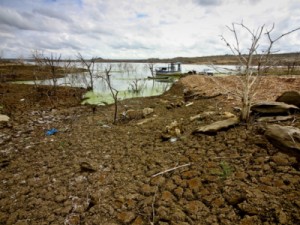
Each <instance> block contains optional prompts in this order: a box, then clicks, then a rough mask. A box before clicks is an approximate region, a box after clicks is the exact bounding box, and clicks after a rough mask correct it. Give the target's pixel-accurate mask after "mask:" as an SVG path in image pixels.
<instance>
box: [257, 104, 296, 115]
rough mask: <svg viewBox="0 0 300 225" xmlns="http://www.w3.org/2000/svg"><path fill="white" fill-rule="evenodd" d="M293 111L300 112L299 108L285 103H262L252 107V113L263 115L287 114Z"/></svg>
mask: <svg viewBox="0 0 300 225" xmlns="http://www.w3.org/2000/svg"><path fill="white" fill-rule="evenodd" d="M293 110H294V111H295V110H299V108H298V107H297V106H295V105H290V104H286V103H284V102H260V103H256V104H254V105H253V106H252V107H251V111H252V112H255V113H261V114H286V113H290V112H292V111H293Z"/></svg>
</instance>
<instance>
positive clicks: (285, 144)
mask: <svg viewBox="0 0 300 225" xmlns="http://www.w3.org/2000/svg"><path fill="white" fill-rule="evenodd" d="M265 136H266V137H267V139H268V140H269V141H270V142H271V143H272V144H273V145H274V146H275V147H277V148H278V149H280V150H282V151H283V152H287V153H290V154H292V155H293V156H295V157H297V158H298V159H300V129H298V128H296V127H292V126H280V125H277V124H274V125H268V126H266V132H265Z"/></svg>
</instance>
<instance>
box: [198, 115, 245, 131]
mask: <svg viewBox="0 0 300 225" xmlns="http://www.w3.org/2000/svg"><path fill="white" fill-rule="evenodd" d="M238 123H239V119H238V118H237V117H233V118H229V119H226V120H221V121H217V122H214V123H212V124H209V125H204V126H201V127H198V128H197V129H196V130H194V131H193V134H196V133H204V134H214V133H216V132H218V131H220V130H225V129H229V128H230V127H232V126H234V125H237V124H238Z"/></svg>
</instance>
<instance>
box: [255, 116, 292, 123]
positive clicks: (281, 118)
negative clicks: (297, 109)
mask: <svg viewBox="0 0 300 225" xmlns="http://www.w3.org/2000/svg"><path fill="white" fill-rule="evenodd" d="M294 118H295V117H294V116H291V115H289V116H265V117H260V118H257V119H256V121H257V122H277V121H287V120H293V119H294Z"/></svg>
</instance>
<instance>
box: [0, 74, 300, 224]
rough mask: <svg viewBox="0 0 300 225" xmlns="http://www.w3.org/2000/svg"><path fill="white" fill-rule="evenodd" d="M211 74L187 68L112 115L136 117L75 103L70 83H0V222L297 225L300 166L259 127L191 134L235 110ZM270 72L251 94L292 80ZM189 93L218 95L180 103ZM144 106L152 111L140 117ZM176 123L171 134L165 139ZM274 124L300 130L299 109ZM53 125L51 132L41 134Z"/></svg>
mask: <svg viewBox="0 0 300 225" xmlns="http://www.w3.org/2000/svg"><path fill="white" fill-rule="evenodd" d="M215 79H216V80H214V81H213V80H211V78H209V77H203V76H188V77H185V78H183V79H181V80H180V81H179V82H177V83H176V84H175V85H173V87H172V88H171V90H169V91H168V92H167V93H165V94H163V95H162V96H157V97H149V98H137V99H130V100H125V101H122V102H121V103H120V104H119V112H120V113H121V112H123V111H124V110H125V108H126V109H133V110H135V112H136V113H135V114H134V115H133V116H132V118H131V119H130V120H127V121H123V122H120V123H118V124H116V125H113V124H112V122H111V121H112V116H113V110H114V109H113V106H101V107H97V108H96V109H94V108H93V107H89V106H78V104H77V103H78V101H79V99H80V95H81V94H82V93H78V92H77V91H74V92H70V91H68V92H64V93H69V94H66V95H64V97H61V98H57V99H52V101H50V100H49V99H48V100H47V96H46V95H42V97H41V96H40V97H37V96H36V94H37V93H36V92H34V91H33V89H31V92H30V93H31V94H29V92H28V89H27V88H26V87H24V86H23V85H21V86H18V88H17V89H16V88H15V86H14V87H9V86H8V85H6V84H5V85H4V84H3V85H2V86H0V87H1V89H0V92H1V96H0V100H1V101H0V105H2V106H4V108H2V109H1V110H2V112H4V113H6V114H9V116H10V117H11V121H10V122H9V123H8V124H7V125H2V127H1V128H0V156H1V158H0V160H1V161H0V178H1V179H0V182H1V185H0V224H19V225H20V224H38V225H40V224H72V225H75V224H95V225H96V224H105V225H113V224H114V225H117V224H135V225H140V224H159V225H166V224H172V225H175V224H176V225H177V224H178V225H179V224H180V225H184V224H230V225H231V224H243V225H246V224H264V225H267V224H300V171H299V163H298V162H297V160H296V159H295V158H294V157H292V156H289V155H287V154H284V153H281V152H279V151H278V150H277V149H276V148H275V147H273V146H272V145H271V144H270V143H269V142H268V141H267V140H266V139H265V138H264V136H263V135H262V132H261V128H260V125H261V124H259V123H252V124H251V125H250V126H248V128H247V127H246V126H245V125H243V124H242V125H239V126H236V127H234V128H232V129H229V130H228V131H221V132H219V133H218V134H216V135H204V134H199V135H193V134H192V131H193V130H195V129H196V128H197V127H198V126H199V125H202V124H208V123H210V122H213V121H217V120H220V119H222V118H224V117H225V115H226V114H224V112H231V113H235V114H236V112H235V111H234V109H233V107H234V106H238V102H237V100H236V98H235V96H234V95H233V92H234V91H235V90H236V89H235V88H236V87H235V86H234V82H233V81H232V82H231V81H230V79H232V78H231V77H229V78H227V79H225V78H215ZM268 79H269V80H268V81H266V82H265V83H264V84H263V85H262V86H261V87H260V88H259V91H260V92H259V94H258V96H259V98H261V99H258V100H274V99H276V97H277V96H278V95H279V94H280V93H281V92H282V91H284V90H291V89H293V90H299V87H300V78H298V77H288V78H287V77H281V78H279V77H270V78H268ZM216 82H217V84H216ZM217 85H220V88H218V86H217ZM267 85H268V86H267ZM23 88H24V92H22V91H21V90H23ZM231 88H233V89H231ZM16 90H18V91H16ZM187 90H193V91H197V92H198V93H201V94H202V95H205V96H212V95H215V94H218V93H220V92H221V93H222V95H220V96H218V97H215V98H203V99H198V100H189V101H188V102H187V101H185V99H184V92H187ZM40 92H42V91H40ZM70 93H71V94H70ZM25 94H26V96H24V95H25ZM21 99H24V100H21ZM20 100H21V101H20ZM47 101H48V103H47ZM191 103H192V104H191ZM145 108H153V110H154V112H153V113H152V114H149V115H147V116H146V117H145V118H142V116H141V113H140V111H142V110H143V109H145ZM207 111H210V112H214V114H212V115H210V116H207V117H205V118H203V119H202V120H195V121H191V120H190V117H191V116H195V115H197V114H199V113H202V112H207ZM174 121H177V123H178V126H177V128H178V129H179V130H180V135H179V137H177V138H172V139H171V141H170V140H164V139H162V134H163V133H164V132H165V130H166V129H167V128H166V127H167V126H169V125H170V124H171V123H172V122H174ZM282 124H286V125H293V126H295V127H298V128H300V116H299V114H298V115H295V119H294V120H293V121H289V122H284V123H282ZM51 128H56V129H57V130H58V133H56V134H55V135H51V136H46V135H45V131H47V130H48V129H51ZM177 133H178V131H177ZM177 167H178V168H177ZM169 169H170V170H169ZM168 170H169V171H168ZM160 172H163V173H162V174H158V173H160ZM157 174H158V175H157Z"/></svg>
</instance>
